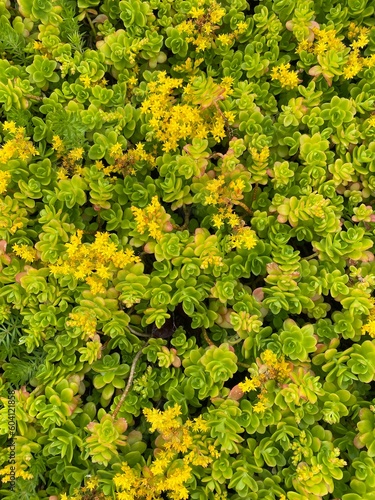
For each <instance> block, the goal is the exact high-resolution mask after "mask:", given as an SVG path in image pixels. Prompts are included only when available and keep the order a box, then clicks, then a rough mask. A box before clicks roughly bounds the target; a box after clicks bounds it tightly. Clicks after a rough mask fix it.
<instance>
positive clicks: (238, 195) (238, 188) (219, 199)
mask: <svg viewBox="0 0 375 500" xmlns="http://www.w3.org/2000/svg"><path fill="white" fill-rule="evenodd" d="M245 186H246V184H245V182H244V180H243V179H241V178H239V179H235V180H232V181H230V182H229V183H228V185H227V184H226V182H225V177H224V175H219V177H217V178H216V179H211V180H210V181H208V183H207V185H206V190H207V191H208V194H207V195H206V197H205V200H204V203H205V205H219V204H225V205H227V204H228V203H229V202H232V203H235V202H236V201H238V200H241V199H242V198H243V190H244V189H245ZM224 214H225V216H224ZM221 215H222V216H224V218H228V210H226V211H225V212H222V213H221ZM232 227H233V226H232Z"/></svg>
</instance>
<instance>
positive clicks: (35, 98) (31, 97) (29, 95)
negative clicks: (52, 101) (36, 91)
mask: <svg viewBox="0 0 375 500" xmlns="http://www.w3.org/2000/svg"><path fill="white" fill-rule="evenodd" d="M25 97H26V99H34V101H43V97H40V96H38V95H32V94H25Z"/></svg>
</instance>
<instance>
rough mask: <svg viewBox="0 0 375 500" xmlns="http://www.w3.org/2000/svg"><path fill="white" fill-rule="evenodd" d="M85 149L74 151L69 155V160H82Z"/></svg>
mask: <svg viewBox="0 0 375 500" xmlns="http://www.w3.org/2000/svg"><path fill="white" fill-rule="evenodd" d="M83 153H84V149H83V148H75V149H72V150H71V151H70V153H69V158H70V159H72V160H73V161H78V160H81V159H82V157H83Z"/></svg>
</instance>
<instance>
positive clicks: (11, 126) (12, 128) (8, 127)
mask: <svg viewBox="0 0 375 500" xmlns="http://www.w3.org/2000/svg"><path fill="white" fill-rule="evenodd" d="M3 129H4V130H5V131H6V132H9V133H10V134H15V133H16V132H17V126H16V124H15V122H14V121H10V122H4V123H3Z"/></svg>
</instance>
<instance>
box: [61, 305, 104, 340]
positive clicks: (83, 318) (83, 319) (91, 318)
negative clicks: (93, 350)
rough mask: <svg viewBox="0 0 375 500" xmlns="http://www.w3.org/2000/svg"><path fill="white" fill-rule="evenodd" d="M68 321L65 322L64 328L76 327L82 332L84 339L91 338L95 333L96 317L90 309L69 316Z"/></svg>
mask: <svg viewBox="0 0 375 500" xmlns="http://www.w3.org/2000/svg"><path fill="white" fill-rule="evenodd" d="M69 318H70V320H69V321H67V322H66V326H70V327H72V328H74V327H77V328H80V329H81V330H82V332H83V333H84V334H85V339H86V337H93V335H95V333H96V325H97V321H96V317H95V314H94V313H93V312H92V311H91V310H90V309H84V310H81V311H78V312H71V313H70V314H69Z"/></svg>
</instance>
